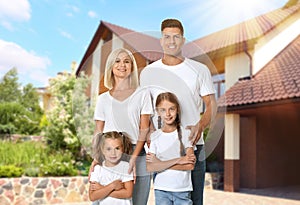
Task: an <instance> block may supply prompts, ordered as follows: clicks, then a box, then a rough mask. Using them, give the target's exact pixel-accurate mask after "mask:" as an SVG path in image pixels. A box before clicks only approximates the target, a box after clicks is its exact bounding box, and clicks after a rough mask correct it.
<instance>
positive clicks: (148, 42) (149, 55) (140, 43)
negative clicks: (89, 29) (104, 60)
mask: <svg viewBox="0 0 300 205" xmlns="http://www.w3.org/2000/svg"><path fill="white" fill-rule="evenodd" d="M101 23H103V25H105V26H106V27H107V28H108V29H110V30H111V32H113V33H114V34H116V35H117V36H118V37H119V38H121V39H123V40H124V41H125V42H126V43H127V44H128V45H130V46H131V47H132V48H133V49H134V50H136V51H138V52H139V53H140V54H141V55H143V56H144V57H145V58H146V59H147V60H149V61H155V60H157V59H159V58H161V57H162V48H161V46H160V43H159V39H158V38H155V37H152V36H150V35H148V34H145V33H140V32H136V31H133V30H130V29H127V28H124V27H121V26H117V25H114V24H111V23H108V22H105V21H101Z"/></svg>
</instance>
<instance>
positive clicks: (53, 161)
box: [39, 151, 78, 176]
mask: <svg viewBox="0 0 300 205" xmlns="http://www.w3.org/2000/svg"><path fill="white" fill-rule="evenodd" d="M74 164H75V161H74V160H73V159H72V154H71V152H69V151H65V152H63V151H60V152H56V153H52V154H51V155H49V157H48V158H47V160H45V162H44V163H43V164H41V166H40V169H39V176H76V175H77V174H78V172H77V170H76V169H75V167H74Z"/></svg>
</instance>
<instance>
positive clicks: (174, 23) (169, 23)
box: [161, 19, 184, 35]
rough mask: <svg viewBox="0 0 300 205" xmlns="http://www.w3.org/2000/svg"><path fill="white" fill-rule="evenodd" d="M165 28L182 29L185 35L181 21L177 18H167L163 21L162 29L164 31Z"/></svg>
mask: <svg viewBox="0 0 300 205" xmlns="http://www.w3.org/2000/svg"><path fill="white" fill-rule="evenodd" d="M165 28H179V29H180V31H181V34H182V35H183V33H184V30H183V26H182V24H181V22H180V21H179V20H177V19H165V20H163V22H162V23H161V31H163V30H164V29H165Z"/></svg>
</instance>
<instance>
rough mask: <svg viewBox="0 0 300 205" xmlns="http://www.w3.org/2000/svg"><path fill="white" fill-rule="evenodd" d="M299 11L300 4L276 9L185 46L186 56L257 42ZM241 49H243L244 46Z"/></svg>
mask: <svg viewBox="0 0 300 205" xmlns="http://www.w3.org/2000/svg"><path fill="white" fill-rule="evenodd" d="M299 11H300V2H298V3H297V4H296V5H294V6H291V7H288V8H280V9H276V10H274V11H271V12H269V13H266V14H263V15H260V16H258V17H256V18H253V19H250V20H247V21H244V22H242V23H239V24H237V25H234V26H231V27H229V28H226V29H223V30H221V31H218V32H215V33H212V34H210V35H208V36H205V37H203V38H199V39H196V40H194V41H191V42H190V43H188V44H187V45H186V46H185V48H184V51H185V56H187V57H189V58H194V57H196V56H201V55H203V54H207V53H210V52H213V51H216V50H219V49H224V48H228V47H230V46H233V45H239V44H242V43H243V42H251V41H252V42H255V40H256V39H257V38H260V37H262V36H264V35H265V34H266V33H268V32H270V31H271V30H273V29H275V28H276V27H277V26H278V25H279V24H280V23H282V22H283V21H285V20H286V19H287V18H288V17H290V16H291V15H293V14H295V13H297V12H299ZM199 48H200V49H199ZM239 49H243V45H242V46H240V48H239ZM232 52H239V50H236V49H233V50H232Z"/></svg>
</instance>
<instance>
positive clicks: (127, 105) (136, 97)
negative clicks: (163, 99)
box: [94, 88, 153, 144]
mask: <svg viewBox="0 0 300 205" xmlns="http://www.w3.org/2000/svg"><path fill="white" fill-rule="evenodd" d="M143 114H153V108H152V104H151V96H150V93H149V91H148V90H147V89H145V88H137V89H136V90H135V92H134V93H132V94H131V95H130V96H129V97H128V98H126V99H125V100H123V101H118V100H116V99H115V98H113V97H112V96H111V95H110V93H109V91H107V92H105V93H102V94H101V95H99V96H98V98H97V104H96V108H95V113H94V120H101V121H105V124H104V129H103V132H110V131H117V132H126V133H127V134H128V135H129V137H130V139H131V143H132V144H136V142H137V140H138V137H139V126H140V116H141V115H143Z"/></svg>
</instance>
